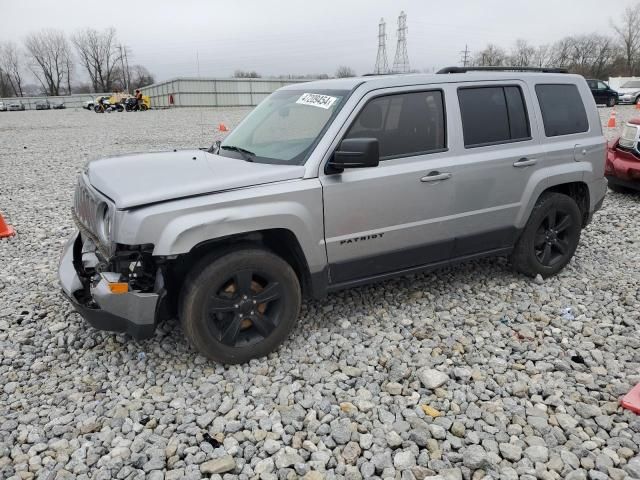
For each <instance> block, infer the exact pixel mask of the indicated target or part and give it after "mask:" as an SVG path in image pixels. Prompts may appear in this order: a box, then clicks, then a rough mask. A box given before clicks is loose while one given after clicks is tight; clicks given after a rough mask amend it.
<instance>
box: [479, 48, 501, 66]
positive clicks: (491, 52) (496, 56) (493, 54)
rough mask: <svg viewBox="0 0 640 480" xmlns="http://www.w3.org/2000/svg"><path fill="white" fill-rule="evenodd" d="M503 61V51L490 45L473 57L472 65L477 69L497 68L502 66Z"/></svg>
mask: <svg viewBox="0 0 640 480" xmlns="http://www.w3.org/2000/svg"><path fill="white" fill-rule="evenodd" d="M505 59H506V55H505V53H504V50H503V49H502V48H500V47H498V46H497V45H493V44H492V43H490V44H488V45H487V46H486V47H485V49H484V50H482V51H480V52H478V53H477V54H476V55H475V58H474V62H473V63H474V64H475V65H476V66H479V67H497V66H501V65H502V64H504V61H505Z"/></svg>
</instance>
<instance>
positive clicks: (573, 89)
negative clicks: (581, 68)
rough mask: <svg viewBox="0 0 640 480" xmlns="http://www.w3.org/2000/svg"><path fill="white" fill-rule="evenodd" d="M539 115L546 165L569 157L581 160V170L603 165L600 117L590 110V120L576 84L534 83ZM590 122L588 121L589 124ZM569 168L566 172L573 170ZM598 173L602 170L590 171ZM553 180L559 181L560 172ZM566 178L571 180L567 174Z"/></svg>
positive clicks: (559, 163)
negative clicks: (542, 131) (543, 137)
mask: <svg viewBox="0 0 640 480" xmlns="http://www.w3.org/2000/svg"><path fill="white" fill-rule="evenodd" d="M535 90H536V95H537V97H538V102H539V107H540V115H541V117H542V123H543V124H544V136H545V137H546V139H545V142H544V143H545V148H546V149H547V150H548V151H549V154H548V155H547V161H546V163H547V165H548V166H550V167H558V168H560V167H561V166H562V165H567V164H568V165H570V164H571V162H572V161H576V162H585V164H584V165H583V167H584V169H585V171H589V170H591V169H592V168H593V166H594V165H596V166H599V167H598V168H604V157H605V149H606V144H605V142H604V138H603V137H602V127H601V126H600V125H599V123H600V118H599V117H598V116H597V112H595V111H594V110H595V109H593V108H592V109H591V110H590V112H589V113H590V115H591V116H592V120H591V122H589V118H588V115H587V111H586V110H585V103H584V101H583V98H582V96H581V94H580V90H579V89H578V86H577V85H575V84H573V83H540V84H537V85H536V86H535ZM589 123H591V125H589ZM574 170H575V169H574V168H572V169H570V170H569V171H568V172H567V175H569V174H574V172H573V171H574ZM593 173H594V174H595V175H596V176H600V177H601V176H602V174H603V171H597V172H593ZM555 178H556V181H557V182H560V181H562V176H561V175H560V172H558V173H556V177H555ZM566 180H567V181H575V180H576V179H575V178H573V177H568V178H567V179H566Z"/></svg>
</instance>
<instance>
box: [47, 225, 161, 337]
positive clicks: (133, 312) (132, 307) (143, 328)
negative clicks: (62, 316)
mask: <svg viewBox="0 0 640 480" xmlns="http://www.w3.org/2000/svg"><path fill="white" fill-rule="evenodd" d="M82 252H83V240H82V236H81V235H80V233H79V232H76V233H75V234H74V235H73V236H72V237H71V238H70V239H69V241H68V242H67V244H66V245H65V247H64V250H63V252H62V256H61V257H60V264H59V266H58V277H59V280H60V285H61V286H62V291H63V293H64V294H65V296H66V297H67V298H68V299H69V300H70V301H71V303H72V304H73V306H74V307H75V309H76V310H77V311H78V313H80V315H82V317H83V318H84V319H85V320H86V321H87V322H89V324H90V325H91V326H93V327H94V328H97V329H98V330H107V331H112V332H125V333H127V334H129V335H131V336H132V337H134V338H137V339H142V338H148V337H150V336H152V335H153V332H154V331H155V327H156V323H157V320H158V317H159V315H158V311H159V307H160V305H161V304H162V299H163V297H164V289H163V288H158V291H156V292H139V291H132V290H129V291H127V292H125V293H112V291H111V288H110V285H109V284H110V283H111V282H113V281H117V278H118V277H119V276H120V275H119V274H117V273H112V272H101V273H94V274H93V275H91V276H90V277H89V276H85V275H83V273H82V270H83V267H82V265H83V259H82V256H83V253H82Z"/></svg>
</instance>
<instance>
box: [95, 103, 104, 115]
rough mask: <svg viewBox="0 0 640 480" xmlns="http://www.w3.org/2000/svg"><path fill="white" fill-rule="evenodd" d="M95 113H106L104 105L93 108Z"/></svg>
mask: <svg viewBox="0 0 640 480" xmlns="http://www.w3.org/2000/svg"><path fill="white" fill-rule="evenodd" d="M93 111H94V112H96V113H104V107H103V106H102V105H96V106H95V107H93Z"/></svg>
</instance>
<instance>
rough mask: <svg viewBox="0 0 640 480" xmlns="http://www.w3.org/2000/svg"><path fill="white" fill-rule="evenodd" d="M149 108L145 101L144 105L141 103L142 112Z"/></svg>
mask: <svg viewBox="0 0 640 480" xmlns="http://www.w3.org/2000/svg"><path fill="white" fill-rule="evenodd" d="M147 110H149V107H147V106H146V105H145V104H144V103H143V104H142V105H140V111H141V112H146V111H147Z"/></svg>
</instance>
